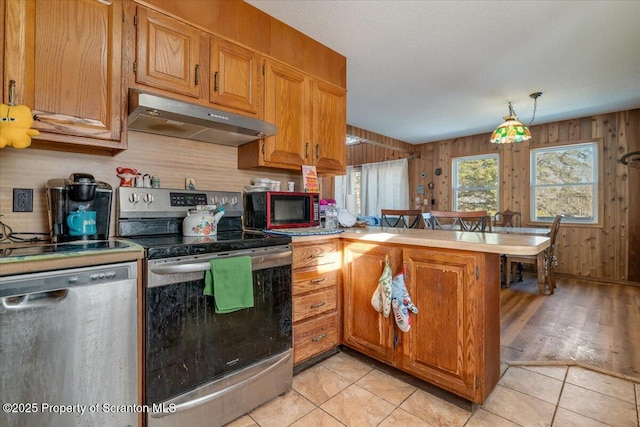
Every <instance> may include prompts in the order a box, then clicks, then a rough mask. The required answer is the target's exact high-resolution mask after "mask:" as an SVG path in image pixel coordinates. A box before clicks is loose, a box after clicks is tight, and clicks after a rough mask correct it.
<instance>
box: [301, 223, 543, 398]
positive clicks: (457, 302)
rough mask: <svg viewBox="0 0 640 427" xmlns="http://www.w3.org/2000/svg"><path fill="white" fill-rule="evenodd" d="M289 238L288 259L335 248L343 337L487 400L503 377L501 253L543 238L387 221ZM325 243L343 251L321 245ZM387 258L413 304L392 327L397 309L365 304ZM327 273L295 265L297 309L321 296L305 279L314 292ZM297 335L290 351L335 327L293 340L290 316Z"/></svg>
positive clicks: (535, 246)
mask: <svg viewBox="0 0 640 427" xmlns="http://www.w3.org/2000/svg"><path fill="white" fill-rule="evenodd" d="M293 242H294V260H295V259H296V258H301V261H300V262H301V263H302V262H303V261H304V259H309V260H311V259H331V260H335V259H339V258H340V257H338V255H340V254H341V259H342V264H341V265H342V267H341V273H342V274H341V277H342V280H341V281H340V280H338V282H339V283H338V284H337V285H336V286H337V289H338V290H337V291H336V293H335V294H336V295H337V299H338V301H337V306H338V307H339V308H338V311H339V313H340V314H339V315H338V316H339V319H340V321H339V322H337V323H338V325H334V326H331V325H330V326H328V328H329V329H331V328H337V329H338V331H337V334H336V335H337V336H340V335H341V337H342V338H341V340H340V343H341V344H342V345H345V346H347V347H350V348H352V349H354V350H357V351H359V352H361V353H363V354H365V355H367V356H370V357H372V358H374V359H377V360H379V361H381V362H384V363H386V364H388V365H390V366H393V367H395V368H397V369H400V370H402V371H404V372H407V373H409V374H411V375H414V376H416V377H418V378H420V379H422V380H425V381H427V382H429V383H432V384H434V385H437V386H439V387H441V388H443V389H446V390H448V391H450V392H452V393H455V394H457V395H459V396H462V397H464V398H466V399H469V400H470V401H472V402H476V403H482V402H484V401H485V399H486V398H487V397H488V396H489V394H490V393H491V391H492V390H493V388H494V387H495V385H496V383H497V382H498V379H499V375H500V255H501V254H505V253H509V254H511V253H513V254H519V255H535V254H538V253H539V252H541V251H543V250H544V249H545V248H547V247H548V246H549V239H548V238H547V237H540V236H520V235H507V234H494V233H475V232H454V231H440V230H416V229H397V228H388V227H383V228H378V227H369V228H367V229H349V230H346V231H345V232H344V233H341V234H338V235H332V236H326V235H324V236H314V237H313V236H305V237H294V238H293ZM332 245H333V246H332ZM331 247H333V248H335V250H336V251H337V252H339V253H338V254H334V255H333V256H328V255H329V254H325V253H321V252H322V251H323V250H325V252H326V251H327V250H328V248H331ZM323 248H324V249H323ZM340 248H341V249H340ZM387 260H389V262H390V265H391V269H392V271H393V274H394V275H395V274H399V273H401V272H403V271H404V279H405V280H404V281H405V285H406V287H407V290H408V293H409V295H410V297H411V299H412V301H413V303H414V304H415V305H416V306H417V308H418V313H417V314H413V313H411V314H410V319H411V327H410V329H409V330H408V331H407V332H402V331H401V330H400V329H399V328H398V327H397V326H396V325H395V323H394V316H393V313H391V314H390V315H389V316H388V317H385V316H384V314H382V313H379V312H377V311H376V310H375V309H374V308H373V307H372V305H371V298H372V295H373V294H374V292H375V291H376V289H377V287H378V283H379V278H380V276H381V274H382V271H383V269H384V266H385V263H386V261H387ZM332 262H333V261H332ZM330 265H335V264H330ZM338 266H339V264H338ZM294 267H295V261H294ZM319 267H322V265H319ZM335 268H339V267H335ZM331 274H332V270H331V269H330V268H326V266H325V269H324V270H323V271H318V272H317V276H318V277H315V276H313V278H311V276H310V275H309V272H308V271H306V270H300V271H298V270H296V269H295V268H294V307H295V306H296V300H297V299H298V298H300V299H302V298H306V300H305V302H306V303H310V304H312V305H316V304H320V303H321V302H325V299H326V291H323V292H325V294H324V295H323V296H322V301H321V302H316V301H313V299H312V298H311V297H310V296H311V295H313V293H312V292H314V290H313V289H314V288H313V287H312V286H311V285H312V284H314V283H315V292H317V294H318V296H320V295H321V294H322V292H320V291H319V289H320V288H323V289H326V288H327V286H328V285H327V282H331V283H335V280H333V281H332V280H330V279H329V277H330V275H331ZM323 275H326V276H327V277H324V276H323ZM296 286H299V287H301V288H303V287H305V288H304V289H305V290H303V291H301V292H300V293H303V294H304V295H303V296H297V295H296V292H295V287H296ZM340 296H341V297H340ZM325 304H326V305H329V306H332V304H329V303H325ZM320 316H328V314H326V313H325V314H319V316H318V319H320V318H321V317H320ZM321 326H322V325H317V326H316V330H320V328H321ZM340 331H341V334H340ZM294 336H295V337H296V339H294V352H295V351H296V350H297V349H298V348H304V349H305V351H306V350H307V349H308V347H309V346H310V345H312V344H311V343H312V342H313V344H317V343H318V342H322V341H323V340H327V339H329V338H328V337H331V336H332V335H331V333H329V332H327V331H323V332H322V333H318V334H317V335H314V334H302V335H301V336H300V337H301V338H300V339H299V340H298V339H297V338H298V336H299V335H298V334H297V333H296V324H295V319H294ZM306 340H310V341H309V342H308V343H307V342H306ZM314 340H315V341H314ZM324 349H326V345H325V347H324ZM308 357H310V355H309V354H308V352H307V353H306V354H305V358H308Z"/></svg>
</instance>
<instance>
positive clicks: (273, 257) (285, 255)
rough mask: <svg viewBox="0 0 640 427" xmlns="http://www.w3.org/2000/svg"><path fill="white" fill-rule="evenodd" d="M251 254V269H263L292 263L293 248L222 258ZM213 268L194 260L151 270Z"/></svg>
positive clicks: (169, 270) (197, 271)
mask: <svg viewBox="0 0 640 427" xmlns="http://www.w3.org/2000/svg"><path fill="white" fill-rule="evenodd" d="M249 254H251V269H252V270H262V269H264V268H270V267H277V266H280V265H286V264H291V256H292V255H291V254H292V252H291V249H287V250H284V251H278V252H272V253H267V254H255V253H252V252H243V253H241V252H235V253H233V255H231V256H229V254H224V255H222V256H220V258H230V257H237V256H243V255H249ZM209 270H211V263H210V262H209V261H207V262H193V263H185V264H178V263H176V264H156V265H152V266H151V267H150V271H151V272H152V273H154V274H160V275H165V274H184V273H200V272H204V271H209Z"/></svg>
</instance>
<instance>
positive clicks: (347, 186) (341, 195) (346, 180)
mask: <svg viewBox="0 0 640 427" xmlns="http://www.w3.org/2000/svg"><path fill="white" fill-rule="evenodd" d="M352 175H353V166H347V174H346V175H340V176H336V177H335V178H334V180H333V194H334V195H335V198H336V207H337V208H345V209H346V207H347V194H353V193H355V189H354V188H351V186H352V183H353V178H352Z"/></svg>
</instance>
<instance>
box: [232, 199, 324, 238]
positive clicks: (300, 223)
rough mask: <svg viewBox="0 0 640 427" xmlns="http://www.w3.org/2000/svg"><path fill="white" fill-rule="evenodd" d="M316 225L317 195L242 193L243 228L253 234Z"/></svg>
mask: <svg viewBox="0 0 640 427" xmlns="http://www.w3.org/2000/svg"><path fill="white" fill-rule="evenodd" d="M319 225H320V203H319V195H318V193H302V192H294V191H260V192H253V193H244V227H245V228H250V229H255V230H273V229H278V228H295V227H315V226H319Z"/></svg>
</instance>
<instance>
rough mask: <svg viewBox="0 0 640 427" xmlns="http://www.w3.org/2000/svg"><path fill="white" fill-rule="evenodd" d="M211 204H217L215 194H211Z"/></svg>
mask: <svg viewBox="0 0 640 427" xmlns="http://www.w3.org/2000/svg"><path fill="white" fill-rule="evenodd" d="M211 204H212V205H216V204H218V197H217V196H211Z"/></svg>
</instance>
